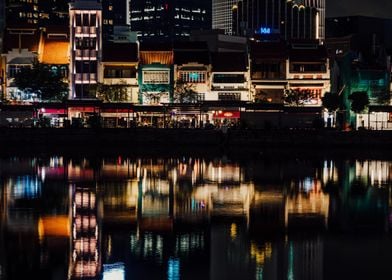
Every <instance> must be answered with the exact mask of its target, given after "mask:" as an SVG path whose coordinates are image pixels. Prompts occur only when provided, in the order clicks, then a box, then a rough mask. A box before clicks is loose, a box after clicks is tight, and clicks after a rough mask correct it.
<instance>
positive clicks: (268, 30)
mask: <svg viewBox="0 0 392 280" xmlns="http://www.w3.org/2000/svg"><path fill="white" fill-rule="evenodd" d="M259 32H260V34H271V28H269V27H260V29H259Z"/></svg>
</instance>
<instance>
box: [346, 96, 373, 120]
mask: <svg viewBox="0 0 392 280" xmlns="http://www.w3.org/2000/svg"><path fill="white" fill-rule="evenodd" d="M348 99H349V100H351V111H353V112H355V113H357V114H359V113H362V112H363V111H365V109H366V107H367V106H368V105H369V96H368V94H367V92H366V91H356V92H353V93H352V94H350V95H349V97H348Z"/></svg>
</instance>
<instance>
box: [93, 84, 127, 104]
mask: <svg viewBox="0 0 392 280" xmlns="http://www.w3.org/2000/svg"><path fill="white" fill-rule="evenodd" d="M97 97H98V99H101V100H102V101H104V102H121V101H127V100H128V90H127V85H126V84H125V82H123V81H121V82H120V83H119V84H116V85H106V84H102V83H98V84H97Z"/></svg>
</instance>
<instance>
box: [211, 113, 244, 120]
mask: <svg viewBox="0 0 392 280" xmlns="http://www.w3.org/2000/svg"><path fill="white" fill-rule="evenodd" d="M212 117H213V118H214V119H239V118H240V112H239V111H217V112H214V114H213V116H212Z"/></svg>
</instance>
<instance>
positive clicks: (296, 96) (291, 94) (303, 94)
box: [283, 89, 312, 106]
mask: <svg viewBox="0 0 392 280" xmlns="http://www.w3.org/2000/svg"><path fill="white" fill-rule="evenodd" d="M311 98H312V94H311V92H310V91H308V90H298V89H286V90H285V91H284V95H283V101H284V102H285V103H286V104H288V105H290V106H302V105H304V104H305V103H306V101H309V100H310V99H311Z"/></svg>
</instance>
